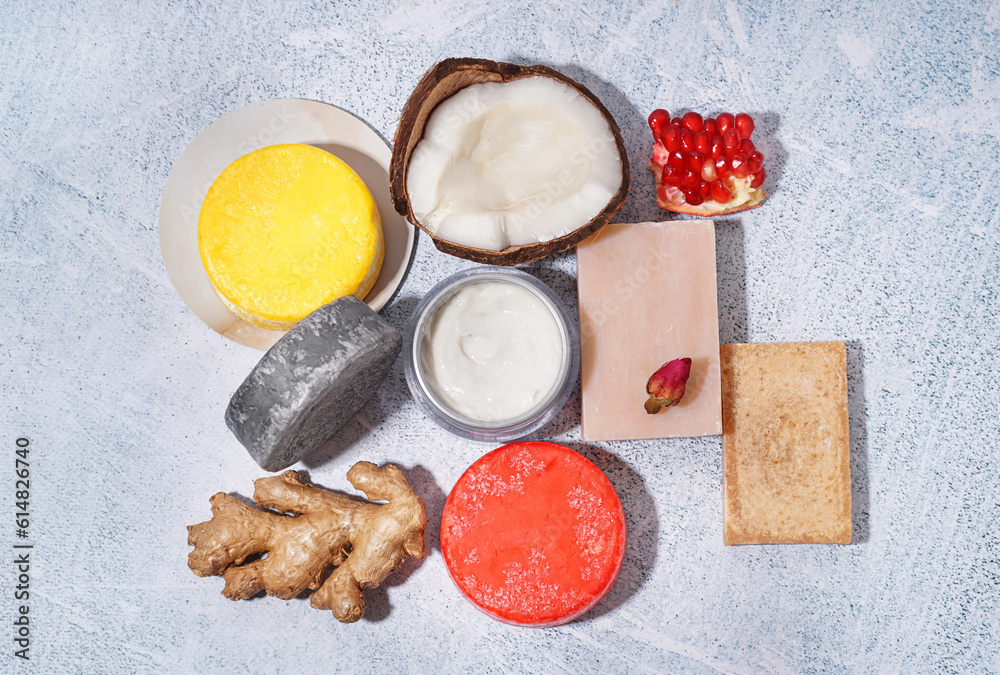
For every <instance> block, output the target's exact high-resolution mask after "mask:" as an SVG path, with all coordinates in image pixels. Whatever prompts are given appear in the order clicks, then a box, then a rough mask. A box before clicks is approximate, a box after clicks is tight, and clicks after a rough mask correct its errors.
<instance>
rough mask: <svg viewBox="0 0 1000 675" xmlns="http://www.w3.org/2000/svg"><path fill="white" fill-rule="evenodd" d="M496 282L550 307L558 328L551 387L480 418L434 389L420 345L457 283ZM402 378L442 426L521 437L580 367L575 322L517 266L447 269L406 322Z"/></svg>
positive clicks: (552, 409)
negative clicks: (526, 405) (514, 409)
mask: <svg viewBox="0 0 1000 675" xmlns="http://www.w3.org/2000/svg"><path fill="white" fill-rule="evenodd" d="M482 282H500V283H506V284H515V285H517V286H519V287H520V288H522V289H525V290H527V291H529V292H530V293H532V294H533V295H534V297H535V298H537V299H538V300H539V301H541V303H542V304H543V305H544V306H545V307H546V308H547V309H548V311H550V312H551V313H552V318H553V319H554V321H555V325H556V326H557V328H558V334H559V337H558V342H559V345H560V348H561V356H560V363H559V368H558V372H557V374H556V377H555V381H554V383H553V385H552V388H551V389H550V390H549V391H548V393H547V394H545V395H544V396H542V397H541V399H540V400H539V401H538V403H536V404H535V405H534V406H532V407H531V408H530V409H528V410H525V411H523V412H520V413H518V414H517V415H516V416H514V417H511V418H510V419H502V420H497V421H482V420H479V419H473V418H470V417H468V416H466V415H464V414H462V413H460V412H458V411H457V410H455V409H454V407H453V406H451V405H450V404H449V403H448V401H447V400H446V399H445V398H444V397H442V396H441V395H439V393H438V392H436V391H435V386H434V384H433V383H432V379H433V377H434V375H433V374H432V373H429V372H428V364H427V363H426V362H425V356H424V345H425V340H428V339H429V331H430V329H431V327H432V326H433V324H434V322H435V319H436V317H437V315H438V313H439V312H440V311H442V310H443V308H444V307H445V306H446V305H447V304H448V302H449V301H450V300H451V298H452V297H453V296H454V295H455V294H456V293H458V292H459V291H460V290H461V289H463V288H465V287H466V286H468V285H470V284H478V283H482ZM403 363H404V370H405V373H406V383H407V385H408V386H409V388H410V392H411V393H412V394H413V398H414V399H415V400H416V401H417V403H418V404H419V405H420V407H421V408H423V409H424V411H425V412H426V413H427V414H428V415H429V416H430V417H431V419H433V420H434V422H436V423H437V424H438V425H440V426H441V427H443V428H445V429H447V430H448V431H450V432H452V433H453V434H456V435H458V436H462V437H464V438H471V439H474V440H481V441H513V440H517V439H521V438H525V437H527V436H528V435H529V434H531V433H533V432H535V431H537V430H538V429H540V428H541V427H542V426H544V425H545V424H546V423H548V422H549V421H551V420H552V419H553V418H554V417H555V416H556V415H557V414H558V413H559V411H560V410H562V408H563V406H564V405H566V401H567V400H568V399H569V396H570V394H571V393H572V391H573V386H574V385H575V384H576V379H577V376H578V374H579V371H580V348H579V340H578V336H577V328H576V322H575V321H574V320H573V318H572V316H571V314H570V311H569V309H568V308H567V307H566V305H565V303H563V301H562V300H560V299H559V297H558V296H557V295H556V294H555V293H554V292H553V291H552V289H551V288H549V287H548V286H546V285H545V284H544V283H542V282H541V281H539V280H538V279H536V278H535V277H533V276H532V275H530V274H528V273H526V272H522V271H521V270H517V269H511V268H508V267H476V268H473V269H469V270H465V271H463V272H459V273H457V274H453V275H452V276H450V277H448V278H447V279H445V280H444V281H442V282H440V283H439V284H437V285H436V286H435V287H434V288H432V289H431V290H430V292H428V293H427V295H426V296H424V298H423V299H422V300H421V301H420V303H419V304H418V305H417V307H416V309H415V310H414V312H413V315H412V316H411V317H410V320H409V322H408V323H407V326H406V333H405V335H404V342H403Z"/></svg>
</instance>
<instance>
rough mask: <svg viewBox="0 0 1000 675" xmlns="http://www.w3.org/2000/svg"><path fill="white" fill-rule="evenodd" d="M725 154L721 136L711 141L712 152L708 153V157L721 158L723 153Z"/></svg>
mask: <svg viewBox="0 0 1000 675" xmlns="http://www.w3.org/2000/svg"><path fill="white" fill-rule="evenodd" d="M725 152H726V143H725V141H723V140H722V136H716V137H715V138H713V139H712V151H711V152H710V153H709V157H711V158H712V159H715V158H716V157H721V156H722V155H723V153H725Z"/></svg>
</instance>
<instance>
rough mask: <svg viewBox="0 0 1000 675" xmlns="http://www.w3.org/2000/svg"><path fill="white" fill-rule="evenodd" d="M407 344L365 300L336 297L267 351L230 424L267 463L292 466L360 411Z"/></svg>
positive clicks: (234, 405)
mask: <svg viewBox="0 0 1000 675" xmlns="http://www.w3.org/2000/svg"><path fill="white" fill-rule="evenodd" d="M402 345H403V338H402V336H401V335H400V334H399V331H397V330H396V329H394V328H393V327H392V326H390V325H389V324H388V323H387V322H386V321H385V320H384V319H383V318H382V317H380V316H379V315H378V314H376V313H375V312H374V311H372V310H371V308H369V307H368V305H366V304H365V303H363V302H362V301H361V300H358V299H357V298H356V297H354V296H350V295H349V296H346V297H343V298H340V299H338V300H335V301H334V302H332V303H330V304H328V305H325V306H324V307H320V308H319V309H318V310H316V311H315V312H313V313H312V314H310V315H309V316H307V317H306V318H305V319H303V320H302V321H301V322H300V323H299V324H298V325H297V326H296V327H295V328H293V329H292V330H290V331H289V332H288V333H287V334H286V335H284V336H283V337H282V338H281V339H280V340H279V341H278V342H277V343H276V344H275V345H274V346H273V347H271V349H270V350H268V352H267V353H266V354H265V355H264V358H262V359H261V360H260V362H259V363H258V364H257V366H256V367H255V368H254V369H253V371H252V372H251V373H250V375H249V376H247V379H246V380H245V381H244V382H243V384H241V385H240V387H239V389H237V390H236V393H235V394H233V398H232V400H231V401H230V402H229V407H228V408H227V409H226V425H227V426H228V427H229V429H230V430H231V431H232V432H233V434H235V435H236V438H238V439H239V441H240V443H242V444H243V445H244V446H246V448H247V450H248V451H249V452H250V456H251V457H253V458H254V460H255V461H256V462H257V463H258V464H260V466H261V467H262V468H263V469H266V470H267V471H281V470H282V469H286V468H288V467H289V466H291V465H292V464H294V463H295V462H297V461H299V460H300V459H302V458H303V457H305V456H306V455H308V454H309V453H311V452H312V451H313V450H315V449H317V448H318V447H319V446H320V445H322V444H323V443H324V442H325V441H326V440H327V439H329V438H330V437H331V436H332V435H333V434H334V433H336V431H337V430H338V429H340V427H342V426H343V425H344V424H345V423H347V422H348V421H349V420H351V419H352V418H353V417H354V416H355V415H356V414H357V412H358V410H359V409H360V408H361V406H362V405H364V404H365V402H367V401H368V399H369V398H371V396H372V394H374V393H375V390H376V389H377V388H378V386H379V384H381V383H382V381H383V380H384V379H385V377H386V375H388V374H389V369H390V368H391V367H392V364H393V362H394V361H395V360H396V357H397V356H398V355H399V352H400V349H401V348H402Z"/></svg>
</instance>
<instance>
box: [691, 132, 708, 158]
mask: <svg viewBox="0 0 1000 675" xmlns="http://www.w3.org/2000/svg"><path fill="white" fill-rule="evenodd" d="M694 147H695V148H696V149H697V150H698V152H700V153H701V154H703V155H707V154H708V153H710V152H711V151H712V137H711V136H709V134H708V132H707V131H704V130H703V131H699V132H698V133H696V134H695V135H694Z"/></svg>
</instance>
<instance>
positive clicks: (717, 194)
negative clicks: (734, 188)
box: [711, 180, 733, 204]
mask: <svg viewBox="0 0 1000 675" xmlns="http://www.w3.org/2000/svg"><path fill="white" fill-rule="evenodd" d="M711 190H712V199H714V200H715V201H717V202H719V203H720V204H725V203H726V202H728V201H729V200H730V199H732V198H733V194H732V193H731V192H730V191H729V188H727V187H726V185H725V184H724V183H723V182H722V181H721V180H713V181H712V184H711Z"/></svg>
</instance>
